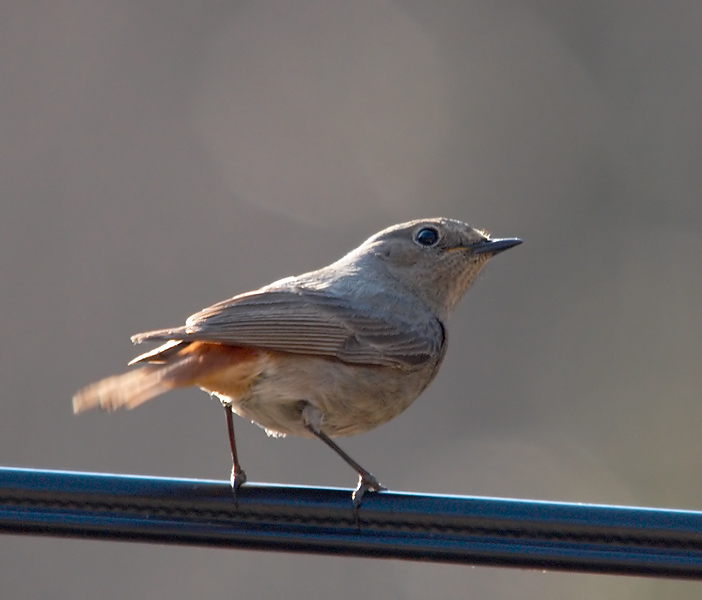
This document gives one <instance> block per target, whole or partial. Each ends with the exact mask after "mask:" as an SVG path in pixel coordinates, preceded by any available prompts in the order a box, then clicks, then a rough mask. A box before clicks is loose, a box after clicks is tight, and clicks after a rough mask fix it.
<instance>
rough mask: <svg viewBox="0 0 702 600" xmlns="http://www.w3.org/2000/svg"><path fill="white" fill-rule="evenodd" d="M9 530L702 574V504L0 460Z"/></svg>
mask: <svg viewBox="0 0 702 600" xmlns="http://www.w3.org/2000/svg"><path fill="white" fill-rule="evenodd" d="M0 532H4V533H12V534H31V535H52V536H64V537H82V538H93V539H95V538H99V539H115V540H126V541H138V542H158V543H171V544H191V545H199V546H217V547H229V548H248V549H259V550H278V551H286V552H308V553H319V554H337V555H349V556H363V557H383V558H398V559H410V560H422V561H438V562H446V563H463V564H484V565H494V566H510V567H530V568H535V569H554V570H566V571H578V572H593V573H609V574H627V575H647V576H657V577H678V578H690V579H702V512H694V511H680V510H667V509H651V508H637V507H624V506H598V505H587V504H567V503H556V502H540V501H527V500H511V499H499V498H475V497H463V496H434V495H420V494H409V493H393V492H382V493H370V492H369V493H368V494H366V496H365V497H364V499H363V502H362V504H361V507H360V509H359V511H358V521H356V520H355V518H354V514H353V506H352V502H351V493H350V491H349V490H340V489H329V488H310V487H292V486H278V485H262V484H246V485H244V486H243V487H241V488H240V490H239V493H238V504H235V503H234V501H233V498H232V492H231V487H230V486H229V484H228V483H226V482H219V481H203V480H186V479H165V478H152V477H135V476H121V475H111V474H94V473H75V472H65V471H42V470H32V469H12V468H3V467H0Z"/></svg>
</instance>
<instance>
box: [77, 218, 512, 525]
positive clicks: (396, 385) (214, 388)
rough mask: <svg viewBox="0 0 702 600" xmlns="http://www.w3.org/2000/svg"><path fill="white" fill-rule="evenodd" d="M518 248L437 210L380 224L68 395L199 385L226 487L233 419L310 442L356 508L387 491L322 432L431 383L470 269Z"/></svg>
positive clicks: (359, 425)
mask: <svg viewBox="0 0 702 600" xmlns="http://www.w3.org/2000/svg"><path fill="white" fill-rule="evenodd" d="M520 243H521V240H519V239H517V238H506V239H492V238H490V236H489V235H488V234H487V233H485V232H483V231H480V230H478V229H474V228H473V227H470V226H469V225H468V224H466V223H463V222H461V221H456V220H453V219H447V218H434V219H422V220H416V221H410V222H408V223H401V224H399V225H395V226H393V227H389V228H387V229H384V230H383V231H381V232H379V233H377V234H375V235H374V236H372V237H371V238H369V239H368V240H366V241H365V242H364V243H363V244H361V245H360V246H359V247H358V248H356V249H355V250H352V251H351V252H350V253H348V254H347V255H346V256H344V257H343V258H341V259H340V260H338V261H336V262H335V263H332V264H330V265H328V266H326V267H323V268H321V269H318V270H316V271H311V272H309V273H305V274H303V275H298V276H297V277H288V278H286V279H281V280H279V281H276V282H274V283H271V284H270V285H267V286H265V287H262V288H260V289H258V290H255V291H252V292H247V293H244V294H240V295H238V296H234V297H233V298H231V299H229V300H225V301H223V302H219V303H218V304H215V305H213V306H210V307H209V308H206V309H204V310H202V311H200V312H198V313H195V314H194V315H192V316H191V317H190V318H189V319H188V320H187V321H186V323H185V325H184V326H182V327H176V328H173V329H160V330H157V331H149V332H146V333H140V334H137V335H135V336H133V337H132V341H133V342H134V343H142V342H152V341H155V342H165V343H163V344H162V345H161V346H159V347H157V348H156V349H154V350H151V351H150V352H146V353H145V354H142V355H140V356H138V357H136V358H135V359H134V360H132V361H131V362H130V365H132V364H137V363H138V364H141V365H143V366H141V367H139V368H137V369H134V370H132V371H129V372H127V373H124V374H122V375H116V376H113V377H109V378H107V379H103V380H101V381H98V382H97V383H94V384H92V385H89V386H87V387H85V388H84V389H82V390H81V391H79V392H78V393H77V394H76V395H75V396H74V398H73V410H74V411H75V412H76V413H80V412H83V411H85V410H88V409H91V408H94V407H98V406H99V407H100V408H102V409H105V410H115V409H118V408H134V407H135V406H138V405H140V404H142V403H143V402H146V401H147V400H150V399H151V398H153V397H155V396H158V395H159V394H162V393H164V392H167V391H168V390H172V389H174V388H179V387H186V386H198V387H200V388H202V389H203V390H205V391H207V392H209V393H210V394H213V395H215V396H217V397H218V398H219V400H220V401H221V403H222V405H223V406H224V408H225V411H226V416H227V427H228V432H229V441H230V448H231V454H232V463H233V467H232V473H231V483H232V487H233V490H234V493H235V496H236V491H237V489H238V488H239V486H241V485H242V484H243V483H244V482H245V481H246V474H245V473H244V471H243V469H242V468H241V465H240V463H239V458H238V454H237V448H236V442H235V438H234V425H233V420H234V419H233V414H234V413H236V414H238V415H239V416H241V417H244V418H245V419H249V420H250V421H252V422H253V423H256V424H258V425H260V426H261V427H263V428H264V429H265V430H266V432H267V433H268V434H269V435H272V436H285V435H288V434H291V435H298V436H303V437H316V438H319V439H320V440H322V441H323V442H324V443H325V444H327V445H328V446H329V447H331V448H332V449H333V450H334V451H335V452H336V453H337V454H338V455H339V456H340V457H341V458H342V459H343V460H344V461H346V463H348V464H349V465H350V466H351V467H352V468H353V469H354V470H355V471H356V472H357V473H358V475H359V481H358V485H357V487H356V489H355V490H354V492H353V496H352V498H353V506H354V511H355V510H357V508H358V506H359V503H360V501H361V498H362V496H363V494H364V493H365V492H367V491H381V490H384V489H385V488H384V487H383V486H382V485H381V484H380V482H379V481H378V480H377V479H376V478H375V477H374V476H373V475H372V474H371V473H370V472H369V471H367V470H366V469H364V468H363V467H361V465H359V464H358V463H357V462H356V461H354V460H353V459H352V458H351V457H350V456H349V455H348V454H346V453H345V452H344V451H343V450H342V449H341V448H340V447H339V446H338V445H337V444H336V442H334V441H333V440H332V438H334V437H340V436H346V435H353V434H356V433H362V432H364V431H368V430H370V429H373V428H374V427H377V426H378V425H382V424H383V423H385V422H387V421H389V420H390V419H392V418H394V417H396V416H397V415H399V414H400V413H401V412H402V411H404V410H405V409H406V408H407V407H408V406H409V405H410V404H411V403H412V402H413V401H414V400H415V399H416V398H417V397H418V396H419V395H420V394H421V393H422V391H423V390H424V389H425V388H426V387H427V385H429V383H430V382H431V381H432V379H433V378H434V376H435V375H436V373H437V371H438V369H439V366H440V365H441V362H442V360H443V358H444V355H445V354H446V341H447V340H446V321H447V319H448V317H449V315H450V314H451V312H452V311H453V309H454V307H455V306H456V304H457V303H458V301H459V300H460V299H461V297H462V296H463V294H464V293H465V291H466V290H467V289H468V287H469V286H470V284H471V283H472V282H473V281H474V280H475V277H476V275H477V274H478V272H479V271H480V270H481V269H482V268H483V266H485V264H486V263H487V261H488V260H489V259H490V258H491V257H492V256H495V255H496V254H498V253H500V252H503V251H504V250H507V249H508V248H512V247H513V246H516V245H518V244H520Z"/></svg>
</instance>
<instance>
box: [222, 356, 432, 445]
mask: <svg viewBox="0 0 702 600" xmlns="http://www.w3.org/2000/svg"><path fill="white" fill-rule="evenodd" d="M434 371H435V367H434V365H431V364H429V365H420V366H417V367H414V368H412V369H406V368H394V367H388V366H369V365H352V364H348V363H344V362H341V361H338V360H335V359H328V358H322V357H312V356H304V355H297V354H288V353H279V352H266V353H265V359H264V364H263V365H262V368H261V369H260V371H259V374H258V376H257V377H256V378H255V379H254V380H253V382H252V383H251V385H250V386H249V387H248V389H247V391H246V393H243V394H241V393H237V394H234V395H229V394H227V393H226V390H213V389H210V390H209V391H213V392H215V393H218V394H219V395H220V396H225V397H227V398H228V399H230V400H231V402H232V407H233V409H234V411H235V412H236V413H237V414H239V415H240V416H242V417H244V418H246V419H250V420H251V421H253V422H254V423H256V424H258V425H260V426H261V427H263V428H265V429H266V431H267V432H268V433H269V434H270V435H287V434H292V435H298V436H303V437H312V434H311V433H310V432H309V431H308V430H307V428H306V427H305V423H304V422H303V419H302V411H303V409H304V408H305V407H306V406H307V404H311V405H313V406H314V407H316V408H318V409H319V410H320V411H321V413H322V422H321V428H322V430H323V431H324V432H325V433H326V434H327V435H329V436H344V435H353V434H356V433H362V432H364V431H368V430H369V429H373V428H374V427H377V426H378V425H381V424H383V423H385V422H387V421H389V420H390V419H392V418H393V417H396V416H397V415H399V414H400V413H401V412H402V411H403V410H405V409H406V408H407V407H408V406H409V405H410V404H411V403H412V402H413V401H414V400H415V398H416V397H417V396H418V395H419V394H420V393H421V392H422V390H423V389H424V388H425V387H426V385H427V384H428V383H429V381H430V380H431V378H432V376H433V373H434Z"/></svg>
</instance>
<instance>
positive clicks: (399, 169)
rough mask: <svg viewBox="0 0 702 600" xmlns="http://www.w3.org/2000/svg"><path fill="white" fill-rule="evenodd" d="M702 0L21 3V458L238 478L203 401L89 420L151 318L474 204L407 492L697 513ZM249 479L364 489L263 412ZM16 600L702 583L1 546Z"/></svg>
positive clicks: (632, 591) (7, 266)
mask: <svg viewBox="0 0 702 600" xmlns="http://www.w3.org/2000/svg"><path fill="white" fill-rule="evenodd" d="M700 23H702V3H699V2H682V1H681V2H679V1H672V2H663V1H647V2H643V1H640V2H631V1H625V0H622V1H620V2H609V1H603V0H595V1H589V2H577V1H572V2H556V1H553V0H551V1H547V0H525V1H521V2H508V1H502V0H497V1H495V0H490V1H487V0H485V1H482V2H481V1H468V2H466V1H461V2H458V1H455V2H452V1H443V0H439V1H437V2H431V3H426V2H412V1H405V2H402V1H391V0H358V1H356V2H347V3H344V2H312V1H297V2H284V1H283V0H279V1H273V0H263V1H258V2H253V1H251V2H233V1H229V2H216V1H205V0H203V1H201V2H197V3H193V2H161V1H158V2H157V1H154V2H149V3H140V2H125V1H122V2H118V1H106V0H92V1H90V2H88V1H85V0H83V1H79V0H76V1H74V2H67V1H59V2H46V1H45V2H39V1H37V2H23V3H20V2H4V3H3V4H2V7H1V18H0V81H1V82H2V84H1V88H0V89H1V91H0V132H1V133H0V183H1V185H0V191H1V194H2V205H1V206H2V213H1V218H0V282H1V286H2V292H1V294H0V330H1V331H2V335H3V344H2V350H1V351H2V360H0V378H1V381H2V383H3V397H2V403H1V405H0V453H1V456H2V459H1V462H2V464H4V465H12V466H28V467H40V468H59V469H78V470H94V471H113V472H119V473H140V474H151V475H165V476H184V477H203V478H217V479H223V478H226V476H227V474H228V468H229V464H228V460H229V459H228V454H227V441H226V434H225V429H224V422H223V418H222V414H221V409H219V408H218V406H217V404H216V402H215V401H213V400H211V399H209V398H208V397H207V396H206V395H205V394H204V393H202V392H200V391H199V390H194V389H191V390H186V391H180V392H177V393H173V394H170V395H169V396H165V397H162V398H159V399H157V400H156V401H154V402H152V403H149V404H148V405H146V406H144V407H143V408H140V409H138V410H136V411H133V412H130V413H120V414H114V415H111V416H107V415H104V414H98V413H95V414H87V415H85V416H81V417H80V418H79V417H74V416H73V415H72V413H71V410H70V398H71V396H72V394H73V393H74V391H75V390H76V389H78V388H79V387H81V386H82V385H84V384H86V383H89V382H90V381H93V380H95V379H98V378H100V377H102V376H106V375H109V374H112V373H114V372H118V371H120V370H121V369H123V365H124V364H125V363H126V361H127V360H128V359H130V358H131V357H132V356H133V355H134V353H135V349H134V348H132V346H131V344H130V342H129V335H130V334H132V333H135V332H138V331H142V330H145V329H152V328H158V327H166V326H172V325H178V324H180V323H181V322H182V321H183V319H184V318H185V317H187V316H188V315H189V314H191V313H192V312H195V311H196V310H198V309H200V308H202V307H204V306H206V305H208V304H210V303H212V302H215V301H218V300H222V299H224V298H226V297H229V296H231V295H233V294H235V293H239V292H243V291H246V290H249V289H252V288H254V287H258V286H260V285H262V284H265V283H268V282H269V281H272V280H273V279H275V278H279V277H282V276H286V275H290V274H295V273H299V272H303V271H306V270H309V269H312V268H316V267H318V266H321V265H324V264H327V263H328V262H331V261H332V260H334V259H336V258H338V257H340V256H341V255H342V254H343V253H345V252H346V251H348V250H350V249H351V248H353V247H354V246H356V245H357V244H358V243H359V242H361V241H362V240H363V239H365V238H366V237H367V236H369V235H370V234H372V233H374V232H375V231H377V230H379V229H381V228H382V227H385V226H387V225H390V224H392V223H395V222H400V221H404V220H408V219H411V218H418V217H423V216H435V215H445V216H451V217H454V218H459V219H464V220H468V221H469V222H470V223H472V224H474V225H477V226H481V227H485V228H487V229H488V230H490V231H491V232H493V233H494V234H495V235H498V236H520V237H522V238H523V239H524V240H525V243H524V245H522V246H521V247H519V248H518V249H515V250H512V251H510V252H509V253H507V254H505V255H504V256H500V257H499V258H498V259H496V260H495V261H494V262H493V263H491V264H490V265H489V266H488V268H487V269H486V270H485V271H484V274H483V275H482V276H481V278H480V281H479V282H478V283H477V284H476V286H475V287H474V288H472V289H471V290H470V292H469V294H468V297H467V298H466V299H464V301H463V303H462V304H461V306H460V308H459V310H458V313H457V314H456V315H455V316H454V318H453V321H452V322H451V324H450V336H451V348H450V350H449V354H448V357H447V359H446V362H445V363H444V367H443V370H442V372H441V374H440V376H439V377H438V379H437V380H436V381H435V383H434V384H433V385H432V386H431V387H430V389H429V390H427V392H426V393H425V394H424V395H423V396H422V397H421V398H420V399H419V400H418V401H417V402H416V403H415V404H414V405H413V406H412V407H411V408H410V409H409V410H408V411H407V412H406V413H405V414H403V415H402V416H400V417H399V418H397V419H396V420H395V421H393V422H391V423H390V424H388V425H386V426H383V427H382V428H380V429H378V430H375V431H373V432H370V433H367V434H365V435H362V436H359V437H357V438H350V439H347V440H345V441H344V447H345V448H346V449H347V450H348V451H349V452H350V453H351V454H352V455H353V456H354V457H356V458H357V459H358V460H359V461H360V462H361V463H362V464H364V465H365V466H367V467H368V468H369V469H370V470H372V471H373V472H374V473H375V474H377V475H378V476H379V478H380V479H381V480H382V481H383V482H384V483H385V484H386V485H388V486H390V487H391V488H392V489H395V490H417V491H423V492H435V493H456V494H475V495H504V496H514V497H520V498H543V499H553V500H568V501H583V502H599V503H626V504H638V505H652V506H668V507H678V508H692V509H701V508H702V478H701V477H700V464H701V463H702V442H700V437H699V433H698V429H699V423H700V420H701V419H700V417H702V403H700V401H699V400H700V379H701V375H700V358H701V356H702V345H701V342H700V333H702V321H701V320H700V291H701V288H702V262H701V261H700V251H701V250H702V203H701V202H700V197H699V196H700V193H699V192H700V188H701V183H702V169H700V159H701V157H702V119H701V118H700V114H701V111H700V107H701V106H702V74H701V71H700V69H701V66H702V62H701V59H702V36H700V34H699V31H700ZM237 425H238V434H239V439H240V452H241V455H242V458H243V461H244V465H245V467H246V469H247V472H248V473H249V476H250V478H251V479H252V480H254V481H268V482H289V483H300V484H313V485H339V486H351V485H353V484H354V481H355V480H354V476H353V474H352V473H351V472H350V470H349V469H348V468H347V467H346V466H344V465H343V464H341V462H340V461H339V460H338V458H336V457H335V456H333V455H332V453H331V452H329V451H328V450H327V449H325V448H324V447H322V445H321V444H319V443H316V442H314V441H309V440H296V439H285V440H273V439H267V438H266V436H265V434H264V433H263V432H262V431H261V430H259V429H258V428H256V427H254V426H251V425H249V424H247V423H244V422H243V421H239V422H238V423H237ZM0 581H1V582H2V589H3V597H5V598H29V597H42V598H57V599H63V598H77V597H82V598H88V597H91V598H92V597H99V598H103V599H110V598H130V597H133V598H138V597H150V598H169V599H172V598H203V599H206V598H225V597H239V598H241V597H260V598H274V597H281V596H284V597H302V596H305V597H310V598H358V597H359V596H361V595H365V594H370V593H372V594H373V595H374V596H376V597H403V598H427V597H431V598H456V597H471V598H521V599H530V598H534V599H536V598H538V599H544V598H574V599H581V598H583V599H584V598H617V599H623V598H624V599H625V598H637V599H642V598H658V597H666V598H676V599H681V598H698V597H699V589H700V588H699V585H698V584H692V583H683V582H674V581H652V580H644V579H634V578H615V577H604V576H594V575H566V574H557V573H546V574H543V573H538V572H528V571H517V570H505V569H489V568H465V567H450V566H437V565H425V564H407V563H400V562H394V561H372V560H360V559H358V560H357V559H353V560H351V559H342V558H318V557H310V556H294V555H280V554H268V553H252V552H240V551H213V550H204V549H185V548H163V547H159V546H148V545H136V544H120V543H100V542H82V541H68V540H52V539H41V538H20V537H9V536H6V537H2V538H1V539H0Z"/></svg>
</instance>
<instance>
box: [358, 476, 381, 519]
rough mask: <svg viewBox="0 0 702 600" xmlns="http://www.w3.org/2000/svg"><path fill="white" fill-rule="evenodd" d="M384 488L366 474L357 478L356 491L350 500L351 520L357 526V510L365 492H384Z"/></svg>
mask: <svg viewBox="0 0 702 600" xmlns="http://www.w3.org/2000/svg"><path fill="white" fill-rule="evenodd" d="M387 489H388V488H386V487H385V486H384V485H383V484H382V483H380V482H379V481H378V480H377V479H376V478H375V477H374V476H373V475H371V474H370V473H366V475H365V476H364V475H359V476H358V485H357V486H356V489H355V490H354V491H353V493H352V494H351V500H353V520H354V522H355V523H356V525H358V508H359V507H360V506H361V501H362V500H363V496H364V495H365V493H366V492H384V491H386V490H387Z"/></svg>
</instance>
